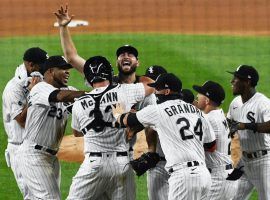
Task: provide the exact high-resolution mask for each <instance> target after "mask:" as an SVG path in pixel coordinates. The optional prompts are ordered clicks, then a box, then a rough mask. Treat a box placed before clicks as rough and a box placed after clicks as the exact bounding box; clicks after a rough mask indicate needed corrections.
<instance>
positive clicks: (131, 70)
mask: <svg viewBox="0 0 270 200" xmlns="http://www.w3.org/2000/svg"><path fill="white" fill-rule="evenodd" d="M117 67H118V71H119V74H122V75H125V76H128V75H131V74H133V73H135V72H136V69H137V66H136V65H131V66H130V70H129V71H125V70H123V69H122V66H121V65H119V64H118V66H117Z"/></svg>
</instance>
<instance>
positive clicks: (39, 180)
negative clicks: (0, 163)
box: [19, 144, 61, 200]
mask: <svg viewBox="0 0 270 200" xmlns="http://www.w3.org/2000/svg"><path fill="white" fill-rule="evenodd" d="M22 145H24V144H22ZM19 159H20V163H21V166H20V169H21V172H22V175H23V179H24V180H25V183H26V185H27V187H28V188H29V190H30V192H31V194H33V196H34V199H46V200H49V199H61V195H60V177H59V176H60V172H59V171H60V167H59V166H60V164H59V161H58V158H57V157H56V156H53V155H51V154H49V153H47V152H44V151H41V150H36V149H33V147H23V150H22V153H21V155H20V158H19Z"/></svg>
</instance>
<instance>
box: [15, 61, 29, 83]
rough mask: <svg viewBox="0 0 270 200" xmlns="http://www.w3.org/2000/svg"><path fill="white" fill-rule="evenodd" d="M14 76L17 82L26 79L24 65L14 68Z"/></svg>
mask: <svg viewBox="0 0 270 200" xmlns="http://www.w3.org/2000/svg"><path fill="white" fill-rule="evenodd" d="M14 76H15V77H17V78H18V79H19V80H25V79H26V78H27V77H28V75H27V70H26V67H25V65H24V63H22V64H21V65H19V66H18V67H17V68H16V71H15V74H14Z"/></svg>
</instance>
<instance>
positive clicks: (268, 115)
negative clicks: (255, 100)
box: [259, 99, 270, 122]
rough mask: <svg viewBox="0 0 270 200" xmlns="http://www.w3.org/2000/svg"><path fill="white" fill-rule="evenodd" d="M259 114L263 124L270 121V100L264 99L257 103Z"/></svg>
mask: <svg viewBox="0 0 270 200" xmlns="http://www.w3.org/2000/svg"><path fill="white" fill-rule="evenodd" d="M259 107H260V113H262V119H263V122H267V121H269V120H270V100H269V99H266V100H264V101H263V102H260V103H259Z"/></svg>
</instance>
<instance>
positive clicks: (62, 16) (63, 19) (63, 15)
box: [54, 5, 74, 26]
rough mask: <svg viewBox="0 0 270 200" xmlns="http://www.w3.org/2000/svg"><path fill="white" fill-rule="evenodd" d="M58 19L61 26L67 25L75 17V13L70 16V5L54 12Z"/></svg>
mask: <svg viewBox="0 0 270 200" xmlns="http://www.w3.org/2000/svg"><path fill="white" fill-rule="evenodd" d="M54 14H55V16H56V19H57V22H58V24H59V26H67V25H68V24H69V23H70V22H71V20H72V19H73V18H74V15H71V16H69V14H68V5H66V7H65V8H64V7H63V6H61V7H60V9H58V11H57V12H55V13H54Z"/></svg>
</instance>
